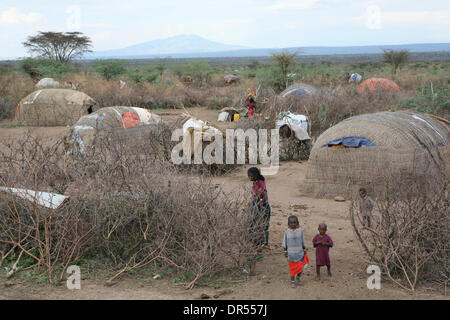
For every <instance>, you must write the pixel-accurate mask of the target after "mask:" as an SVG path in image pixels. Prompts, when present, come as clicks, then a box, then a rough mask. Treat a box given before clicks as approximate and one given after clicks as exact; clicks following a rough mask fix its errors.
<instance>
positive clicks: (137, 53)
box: [84, 35, 450, 59]
mask: <svg viewBox="0 0 450 320" xmlns="http://www.w3.org/2000/svg"><path fill="white" fill-rule="evenodd" d="M284 49H287V50H289V51H298V52H299V53H300V55H336V54H379V53H382V52H383V49H393V50H402V49H405V50H408V51H410V52H444V51H450V43H419V44H400V45H368V46H339V47H331V46H311V47H291V48H284ZM279 50H282V48H257V49H253V48H246V47H242V46H236V45H229V44H223V43H219V42H214V41H210V40H207V39H204V38H202V37H199V36H196V35H180V36H174V37H170V38H167V39H159V40H153V41H149V42H145V43H141V44H137V45H133V46H129V47H126V48H123V49H117V50H108V51H97V52H93V53H92V54H89V55H86V56H85V57H84V58H85V59H103V58H118V59H121V58H123V59H125V58H126V59H143V58H163V57H171V58H217V57H252V56H253V57H263V56H270V55H271V54H272V53H273V52H275V51H279Z"/></svg>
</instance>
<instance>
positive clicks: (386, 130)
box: [304, 111, 450, 197]
mask: <svg viewBox="0 0 450 320" xmlns="http://www.w3.org/2000/svg"><path fill="white" fill-rule="evenodd" d="M449 137H450V135H449V131H448V130H447V128H446V126H445V125H444V123H443V122H441V121H440V120H438V119H436V118H434V117H432V116H430V115H425V114H421V113H413V112H406V111H402V112H379V113H373V114H365V115H359V116H355V117H351V118H348V119H346V120H344V121H342V122H340V123H338V124H337V125H335V126H333V127H331V128H329V129H328V130H326V131H325V132H324V133H322V134H321V135H320V136H319V138H318V139H317V141H316V142H315V144H314V147H313V148H312V150H311V154H310V157H309V161H308V169H307V173H306V181H305V188H304V191H305V192H306V193H308V194H311V195H313V196H316V197H334V196H342V195H346V194H347V187H350V191H351V192H354V191H355V190H357V189H358V188H360V187H368V188H369V189H372V190H376V189H377V188H380V187H383V186H385V185H386V181H387V179H392V178H394V177H395V176H396V175H397V176H398V177H422V178H427V177H430V178H431V177H436V176H437V175H436V174H440V173H442V172H445V170H448V165H449V159H448V157H447V158H446V156H445V154H448V151H449V148H450V147H449V146H448V143H449ZM446 167H447V169H446ZM431 179H433V178H431Z"/></svg>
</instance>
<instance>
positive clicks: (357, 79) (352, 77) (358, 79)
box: [348, 73, 362, 83]
mask: <svg viewBox="0 0 450 320" xmlns="http://www.w3.org/2000/svg"><path fill="white" fill-rule="evenodd" d="M361 81H362V76H361V75H360V74H358V73H352V74H351V75H350V78H348V82H349V83H361Z"/></svg>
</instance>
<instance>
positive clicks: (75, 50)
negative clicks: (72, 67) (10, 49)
mask: <svg viewBox="0 0 450 320" xmlns="http://www.w3.org/2000/svg"><path fill="white" fill-rule="evenodd" d="M22 44H23V46H24V47H25V48H27V50H28V51H29V52H30V53H36V54H38V55H39V56H42V57H46V58H49V59H52V60H56V61H59V62H62V63H66V62H68V61H70V60H72V59H74V58H76V57H81V56H82V55H83V54H85V53H87V52H92V50H91V47H92V42H91V39H90V38H89V37H87V36H84V35H83V34H82V33H81V32H50V31H49V32H42V31H39V32H38V34H37V35H35V36H30V37H28V39H27V41H25V42H23V43H22Z"/></svg>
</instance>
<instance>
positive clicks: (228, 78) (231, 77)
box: [223, 74, 239, 83]
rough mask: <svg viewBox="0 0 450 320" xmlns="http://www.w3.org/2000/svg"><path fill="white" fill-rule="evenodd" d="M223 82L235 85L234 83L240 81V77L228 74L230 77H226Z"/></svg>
mask: <svg viewBox="0 0 450 320" xmlns="http://www.w3.org/2000/svg"><path fill="white" fill-rule="evenodd" d="M223 80H224V81H225V82H226V83H233V82H237V81H239V77H238V76H235V75H234V74H228V75H226V76H225V77H223Z"/></svg>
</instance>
